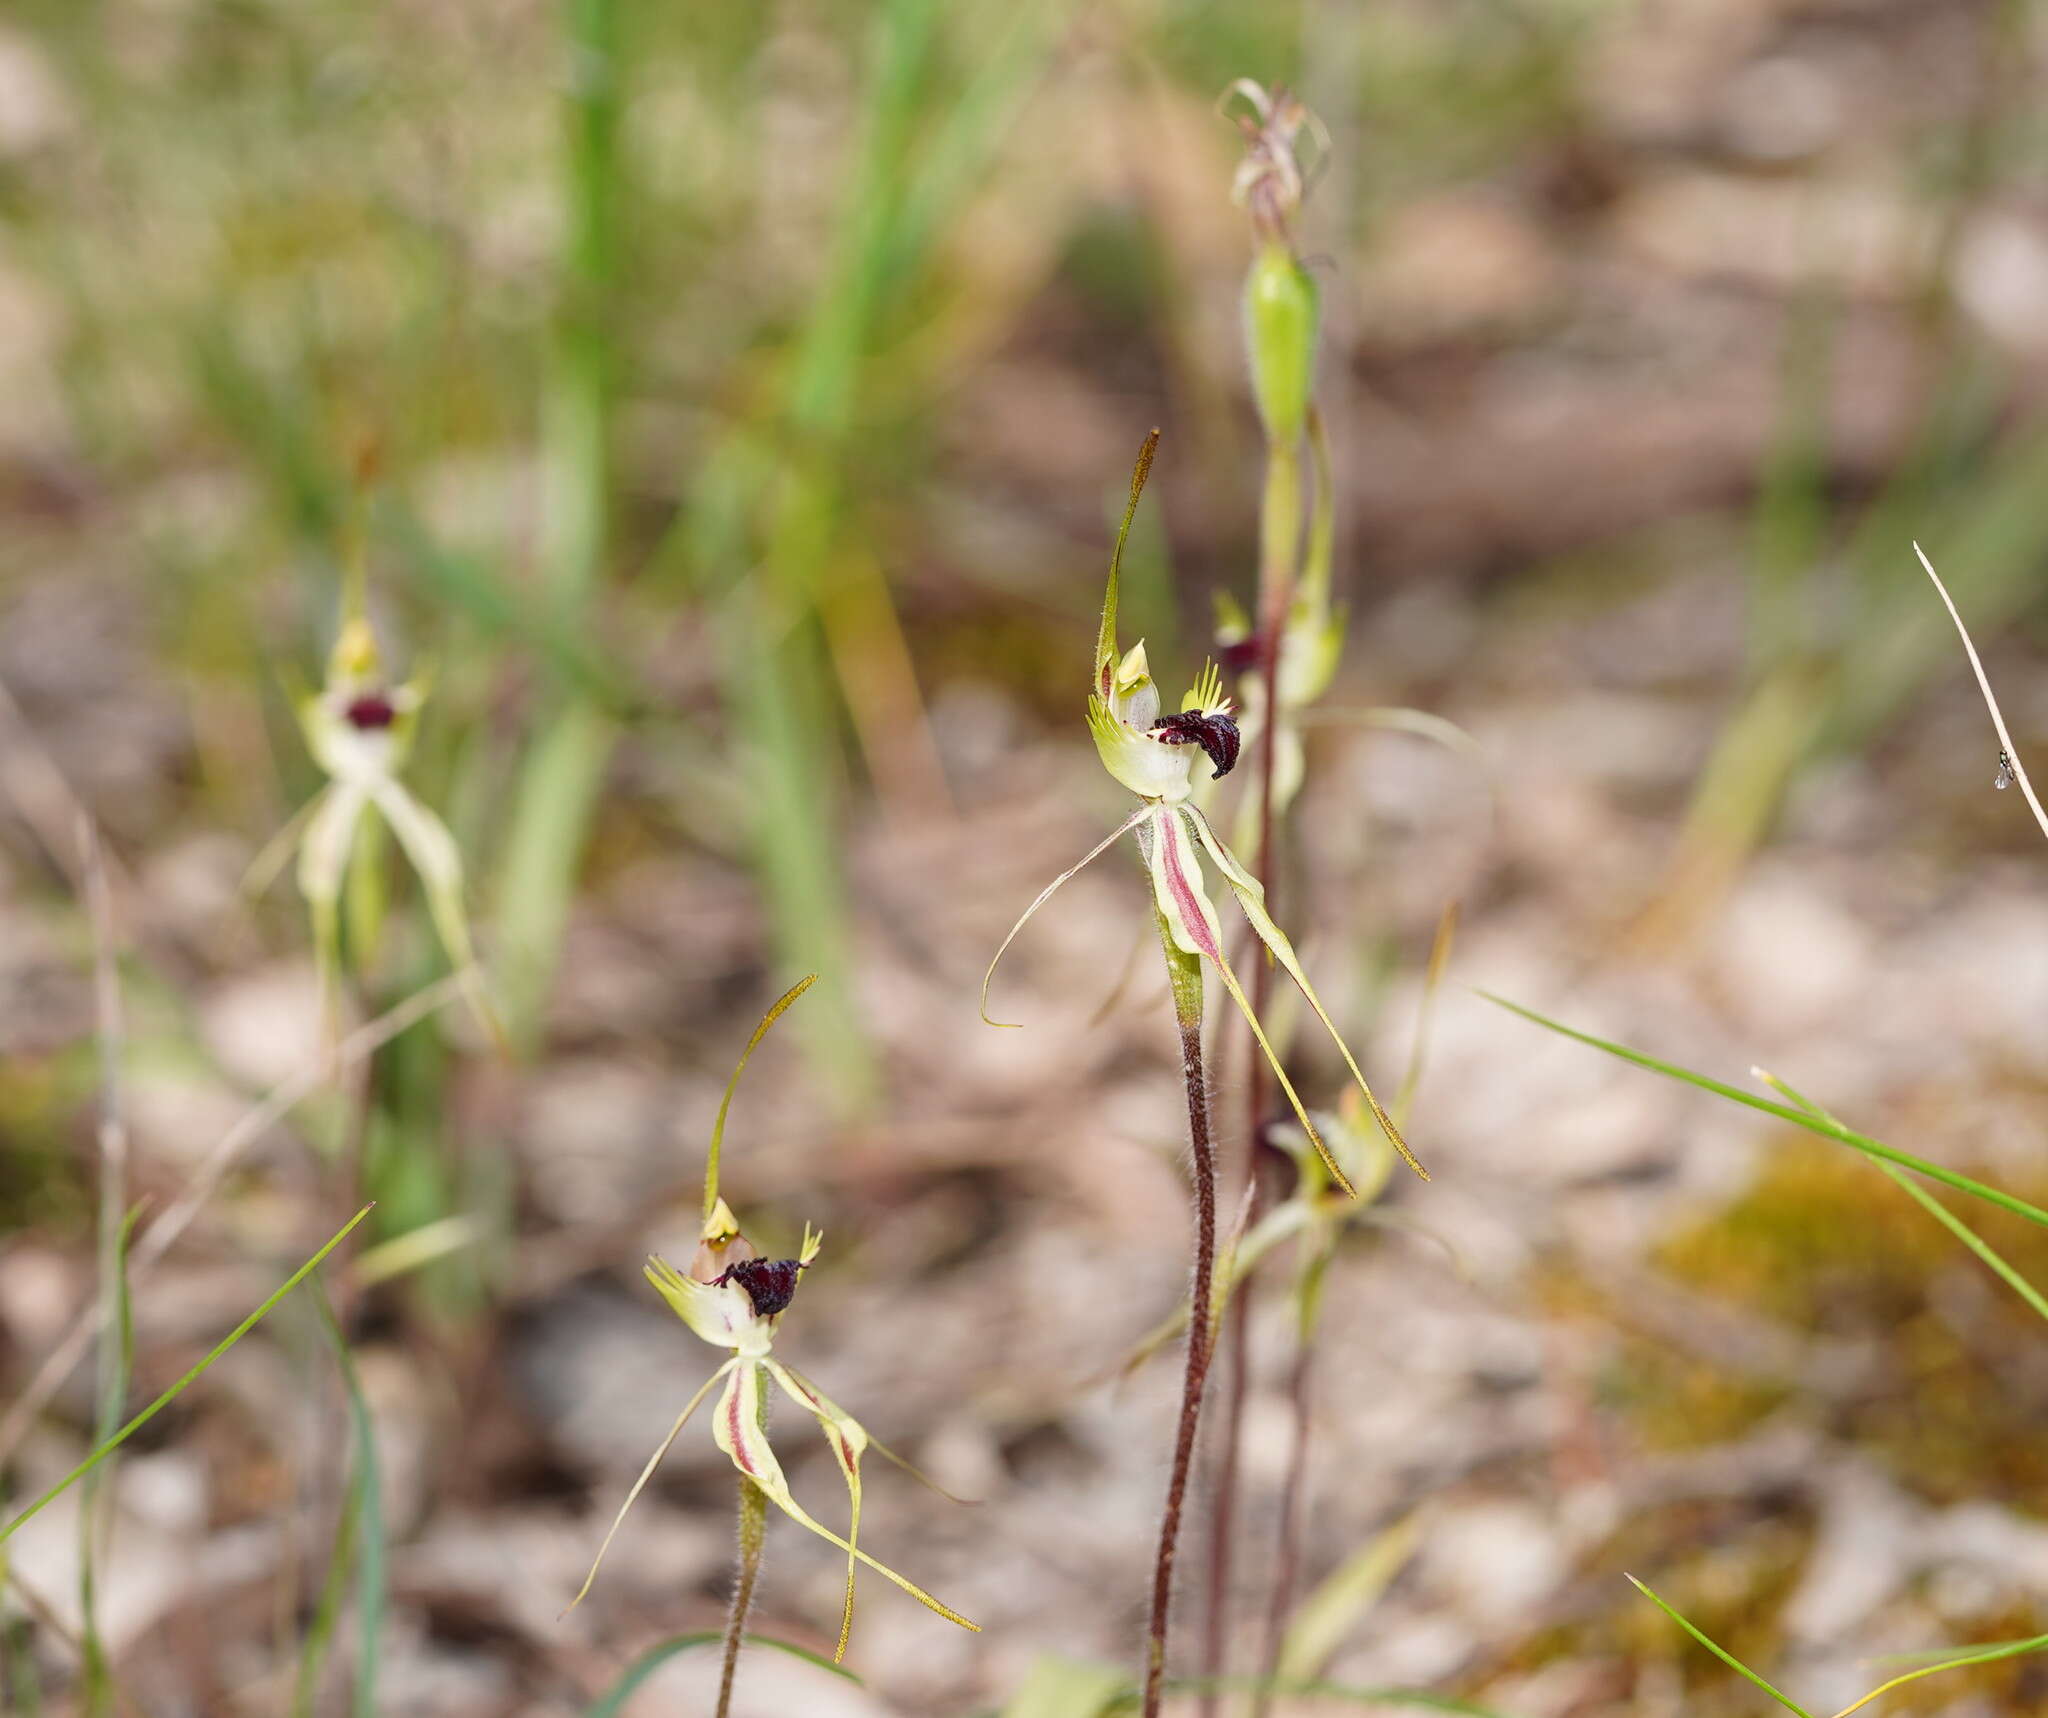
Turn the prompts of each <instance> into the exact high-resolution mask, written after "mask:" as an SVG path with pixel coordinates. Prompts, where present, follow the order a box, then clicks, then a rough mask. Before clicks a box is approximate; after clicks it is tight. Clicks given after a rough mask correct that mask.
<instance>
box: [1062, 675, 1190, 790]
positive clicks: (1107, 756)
mask: <svg viewBox="0 0 2048 1718" xmlns="http://www.w3.org/2000/svg"><path fill="white" fill-rule="evenodd" d="M1154 714H1155V716H1156V714H1157V712H1156V711H1155V712H1154ZM1088 732H1089V735H1090V736H1091V737H1092V738H1093V739H1094V741H1095V750H1096V753H1097V755H1098V756H1100V757H1101V759H1102V767H1103V768H1104V769H1106V770H1108V771H1109V773H1110V774H1111V775H1113V776H1115V777H1116V779H1117V780H1118V781H1119V782H1121V783H1122V784H1123V785H1124V786H1125V787H1127V788H1129V789H1130V790H1131V792H1133V793H1135V794H1136V795H1137V796H1138V797H1139V798H1140V799H1152V800H1166V801H1170V802H1173V803H1178V802H1179V801H1181V800H1184V799H1186V798H1187V797H1188V795H1189V794H1190V793H1192V792H1193V791H1194V764H1195V758H1196V756H1197V755H1198V754H1197V752H1196V749H1195V748H1193V747H1190V746H1169V745H1167V744H1166V743H1165V742H1164V741H1163V740H1156V739H1154V738H1153V737H1152V736H1151V734H1149V733H1148V732H1146V731H1145V730H1144V729H1142V728H1135V727H1133V726H1132V725H1131V724H1130V723H1129V722H1125V721H1120V720H1119V719H1118V718H1117V716H1116V715H1115V714H1114V713H1113V712H1112V711H1111V709H1110V707H1109V706H1108V705H1107V704H1105V703H1104V702H1103V701H1102V700H1101V699H1100V698H1094V697H1091V698H1090V699H1089V700H1088Z"/></svg>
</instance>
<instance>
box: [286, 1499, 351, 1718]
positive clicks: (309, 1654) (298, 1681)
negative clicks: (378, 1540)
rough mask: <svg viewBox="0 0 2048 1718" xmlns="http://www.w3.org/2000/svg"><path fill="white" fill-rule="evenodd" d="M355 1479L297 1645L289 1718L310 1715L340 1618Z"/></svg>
mask: <svg viewBox="0 0 2048 1718" xmlns="http://www.w3.org/2000/svg"><path fill="white" fill-rule="evenodd" d="M355 1485H356V1482H355V1478H354V1476H351V1478H350V1481H349V1493H350V1495H349V1499H348V1502H347V1504H346V1506H345V1507H344V1508H343V1510H342V1512H341V1520H340V1521H339V1522H338V1523H337V1524H336V1526H335V1531H334V1549H333V1551H332V1552H331V1553H330V1554H329V1556H328V1559H327V1574H326V1575H325V1577H324V1578H323V1579H322V1580H321V1582H320V1596H319V1598H318V1599H316V1600H315V1601H314V1604H313V1615H312V1618H311V1619H310V1620H309V1621H308V1623H307V1625H306V1638H305V1640H304V1641H302V1642H301V1643H300V1646H299V1668H298V1671H297V1673H296V1675H295V1676H294V1678H293V1684H292V1718H314V1715H315V1707H314V1702H315V1700H316V1698H317V1697H318V1695H319V1691H320V1667H321V1666H322V1665H323V1664H325V1663H326V1662H327V1649H328V1647H329V1646H331V1645H332V1644H333V1641H334V1631H335V1628H336V1627H337V1625H338V1624H339V1623H340V1621H341V1603H342V1598H343V1595H344V1594H345V1593H346V1592H347V1591H348V1577H349V1571H350V1569H351V1568H352V1567H353V1566H354V1562H355V1524H356V1514H357V1511H356V1500H355Z"/></svg>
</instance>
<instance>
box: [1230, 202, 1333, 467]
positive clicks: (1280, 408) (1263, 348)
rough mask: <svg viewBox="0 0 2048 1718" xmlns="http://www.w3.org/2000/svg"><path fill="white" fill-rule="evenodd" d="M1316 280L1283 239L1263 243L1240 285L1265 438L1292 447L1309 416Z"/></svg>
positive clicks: (1314, 337) (1314, 348) (1314, 360)
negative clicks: (1242, 291)
mask: <svg viewBox="0 0 2048 1718" xmlns="http://www.w3.org/2000/svg"><path fill="white" fill-rule="evenodd" d="M1316 298H1317V294H1316V283H1315V279H1314V277H1313V276H1311V275H1310V273H1309V272H1308V270H1307V269H1305V268H1303V267H1302V266H1301V263H1300V262H1299V261H1298V260H1297V259H1296V257H1295V255H1294V253H1293V252H1292V251H1290V250H1289V249H1288V248H1287V247H1286V246H1285V245H1284V244H1280V243H1277V242H1276V243H1271V244H1267V245H1265V246H1263V247H1262V248H1261V249H1260V251H1259V254H1258V256H1257V258H1256V259H1255V260H1254V261H1253V263H1252V267H1251V273H1250V274H1249V275H1247V276H1246V277H1245V284H1244V333H1245V346H1246V348H1247V350H1248V351H1249V352H1250V354H1251V366H1252V394H1253V396H1254V397H1255V398H1256V399H1257V401H1258V405H1259V416H1260V418H1262V419H1263V420H1264V422H1265V425H1266V435H1267V437H1268V439H1269V440H1271V441H1273V442H1276V443H1279V444H1281V445H1284V446H1287V447H1292V446H1293V445H1294V444H1295V443H1296V442H1297V441H1299V440H1300V439H1301V433H1302V429H1303V427H1304V425H1305V424H1306V422H1307V419H1308V401H1309V393H1310V391H1311V388H1312V387H1313V384H1314V378H1315V363H1316V310H1317V305H1316Z"/></svg>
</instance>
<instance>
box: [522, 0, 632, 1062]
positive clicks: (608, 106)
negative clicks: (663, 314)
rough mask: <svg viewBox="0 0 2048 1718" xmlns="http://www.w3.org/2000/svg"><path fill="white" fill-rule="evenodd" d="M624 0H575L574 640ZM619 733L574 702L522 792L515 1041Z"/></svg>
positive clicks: (531, 1016) (595, 564)
mask: <svg viewBox="0 0 2048 1718" xmlns="http://www.w3.org/2000/svg"><path fill="white" fill-rule="evenodd" d="M621 10H622V8H621V6H620V4H619V0H566V3H565V5H564V7H563V15H562V38H563V40H562V48H563V53H564V56H565V58H566V60H567V62H568V67H569V71H568V76H567V87H568V91H569V99H568V104H567V112H566V114H565V116H564V170H565V172H566V175H567V182H568V198H567V201H568V237H567V244H566V249H565V254H564V255H563V257H562V261H561V281H560V293H561V303H560V307H559V312H558V315H557V319H556V325H555V336H554V341H553V344H552V348H551V350H550V353H549V362H548V369H547V380H546V386H545V388H544V391H543V396H542V401H541V468H542V521H541V523H542V531H543V538H542V544H541V557H540V558H541V563H542V572H543V576H544V584H545V588H546V593H547V595H546V604H547V606H548V607H549V608H550V609H553V610H555V611H558V612H560V613H562V614H564V615H566V616H569V617H570V618H569V619H568V620H566V621H565V622H564V626H565V628H566V630H567V632H568V635H569V636H572V637H573V636H576V635H577V634H578V633H579V632H580V631H581V630H582V620H583V616H584V615H585V613H586V611H587V610H588V608H589V606H590V604H591V603H592V601H593V600H594V598H595V596H596V595H597V593H598V590H599V587H600V585H601V583H602V580H603V575H604V571H605V567H606V564H607V562H608V560H609V558H610V554H611V533H610V508H611V483H612V409H613V405H614V395H615V392H616V390H615V387H614V381H615V377H616V374H617V370H618V354H617V352H616V351H615V349H614V342H615V336H616V327H615V317H614V314H613V311H614V299H615V298H616V288H617V282H618V266H619V265H618V252H619V204H620V198H621V190H620V176H621V169H622V162H623V151H622V150H621V148H620V141H619V139H620V130H621V127H620V117H621V112H622V97H621V90H620V86H621V83H622V79H623V68H624V67H625V65H626V64H627V63H628V61H627V56H626V55H624V54H622V53H621V51H620V13H621ZM615 733H616V730H615V729H614V727H613V724H612V723H611V721H610V720H609V719H608V718H607V717H606V716H605V714H604V712H603V711H602V709H600V708H599V707H598V706H597V705H595V704H594V703H592V702H590V701H589V700H588V699H587V698H584V697H581V696H579V695H577V694H575V693H573V692H572V693H569V694H567V695H565V696H564V697H562V698H561V699H560V700H559V701H558V702H557V704H556V706H555V707H554V709H553V710H552V711H551V712H550V713H549V714H548V715H547V716H545V717H544V718H543V719H542V722H541V724H540V727H539V729H538V735H539V737H538V738H537V740H536V741H535V742H534V745H533V749H532V751H531V753H530V754H529V756H528V759H527V763H526V766H525V769H524V770H523V772H522V774H521V779H520V782H519V787H518V791H517V794H516V796H515V802H514V811H513V815H512V821H511V824H510V827H509V829H508V830H507V834H506V846H505V856H504V862H503V870H502V873H501V883H500V903H499V904H500V913H501V923H500V934H501V936H502V938H503V940H504V945H505V956H506V959H505V966H504V973H503V978H502V981H501V983H502V988H503V990H504V993H505V999H506V1013H507V1015H508V1020H507V1025H508V1028H509V1030H510V1032H511V1035H512V1038H513V1042H514V1043H515V1044H516V1045H518V1046H519V1047H520V1048H522V1049H529V1050H530V1049H531V1048H532V1046H533V1044H534V1042H535V1040H536V1039H537V1037H538V1035H539V1032H540V1022H541V1016H542V1013H543V1010H544V1008H545V1006H546V1002H547V995H548V991H549V989H550V987H551V986H552V984H553V981H554V972H555V961H556V958H557V956H558V955H559V953H560V951H561V943H562V933H563V930H564V928H565V927H566V926H567V924H568V918H569V904H570V901H571V898H572V897H573V896H574V894H575V889H576V876H577V872H578V870H579V869H580V868H581V865H582V860H583V852H584V848H585V846H586V845H587V844H588V839H589V834H590V826H591V823H592V820H593V818H594V817H595V815H596V809H597V796H598V789H599V787H600V785H601V784H602V781H603V776H604V770H605V765H606V762H607V760H608V759H609V758H610V756H611V750H612V742H613V739H614V737H615Z"/></svg>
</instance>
